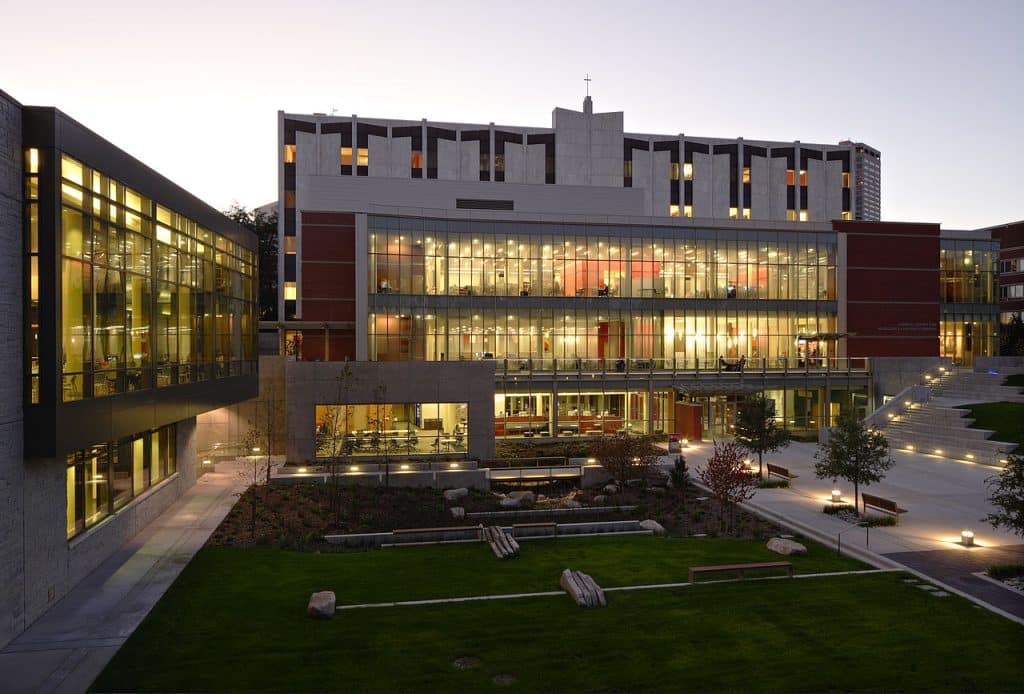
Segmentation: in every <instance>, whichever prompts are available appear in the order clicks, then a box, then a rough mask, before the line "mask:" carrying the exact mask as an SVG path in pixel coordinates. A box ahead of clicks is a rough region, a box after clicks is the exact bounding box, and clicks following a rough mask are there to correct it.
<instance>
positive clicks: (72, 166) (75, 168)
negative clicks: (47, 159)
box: [60, 157, 83, 185]
mask: <svg viewBox="0 0 1024 694" xmlns="http://www.w3.org/2000/svg"><path fill="white" fill-rule="evenodd" d="M60 175H61V176H63V177H64V178H66V179H67V180H69V181H72V182H74V183H77V184H78V185H82V180H83V173H82V165H81V164H79V163H78V162H77V161H75V160H74V159H70V158H68V157H61V158H60Z"/></svg>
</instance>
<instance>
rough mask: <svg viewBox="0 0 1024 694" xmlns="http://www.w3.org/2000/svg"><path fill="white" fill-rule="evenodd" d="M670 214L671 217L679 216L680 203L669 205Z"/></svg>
mask: <svg viewBox="0 0 1024 694" xmlns="http://www.w3.org/2000/svg"><path fill="white" fill-rule="evenodd" d="M668 216H669V217H678V216H679V205H669V206H668Z"/></svg>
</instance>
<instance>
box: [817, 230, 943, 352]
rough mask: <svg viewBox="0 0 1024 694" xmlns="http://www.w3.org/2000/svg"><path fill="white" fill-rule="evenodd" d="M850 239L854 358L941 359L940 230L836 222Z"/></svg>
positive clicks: (849, 318) (850, 348)
mask: <svg viewBox="0 0 1024 694" xmlns="http://www.w3.org/2000/svg"><path fill="white" fill-rule="evenodd" d="M833 228H834V229H835V230H836V231H838V232H839V233H840V234H843V235H844V236H845V238H846V262H847V267H846V332H847V334H848V335H849V337H848V338H847V341H846V349H847V355H848V356H851V357H869V356H877V357H931V356H938V354H939V315H940V307H939V225H938V224H896V223H891V222H834V223H833Z"/></svg>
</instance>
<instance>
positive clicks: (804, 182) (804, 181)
mask: <svg viewBox="0 0 1024 694" xmlns="http://www.w3.org/2000/svg"><path fill="white" fill-rule="evenodd" d="M800 185H802V186H805V185H807V170H806V169H800Z"/></svg>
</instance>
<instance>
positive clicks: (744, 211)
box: [743, 207, 750, 219]
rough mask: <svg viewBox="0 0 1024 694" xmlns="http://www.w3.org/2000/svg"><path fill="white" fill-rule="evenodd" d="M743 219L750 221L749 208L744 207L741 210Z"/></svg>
mask: <svg viewBox="0 0 1024 694" xmlns="http://www.w3.org/2000/svg"><path fill="white" fill-rule="evenodd" d="M743 219H750V208H749V207H744V208H743Z"/></svg>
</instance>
